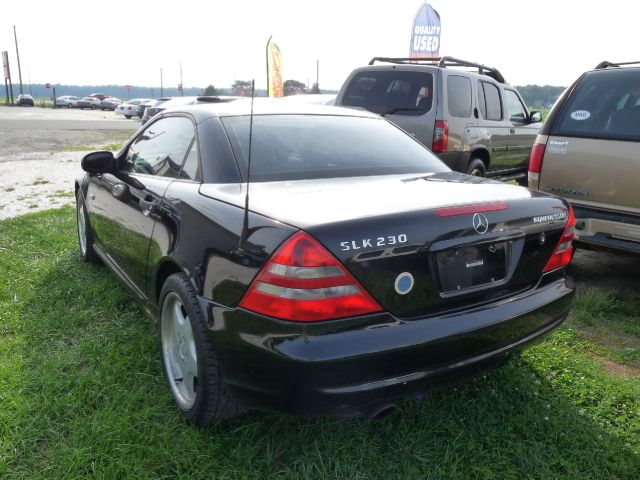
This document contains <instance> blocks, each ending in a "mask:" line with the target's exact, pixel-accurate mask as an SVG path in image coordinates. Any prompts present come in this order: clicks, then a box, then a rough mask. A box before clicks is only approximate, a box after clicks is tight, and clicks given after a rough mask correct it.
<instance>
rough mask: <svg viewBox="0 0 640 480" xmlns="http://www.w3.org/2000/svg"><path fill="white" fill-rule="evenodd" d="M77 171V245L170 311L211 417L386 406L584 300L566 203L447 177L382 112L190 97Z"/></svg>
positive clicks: (487, 363)
mask: <svg viewBox="0 0 640 480" xmlns="http://www.w3.org/2000/svg"><path fill="white" fill-rule="evenodd" d="M167 103H168V102H167ZM248 152H251V162H249V158H248V156H249V153H248ZM248 165H251V167H250V168H251V170H250V171H248V169H249V167H248ZM82 168H83V169H84V170H85V172H86V173H85V174H84V175H83V176H81V177H80V178H78V179H77V180H76V184H75V191H76V198H77V229H78V238H79V245H80V254H81V256H82V258H84V259H85V260H87V261H95V260H98V259H100V260H101V261H102V262H103V263H104V264H105V265H107V266H108V267H109V268H110V269H111V270H112V271H113V272H114V273H115V274H116V275H115V276H114V281H115V278H116V277H117V278H119V279H121V280H122V281H123V282H124V283H125V284H126V285H127V286H128V287H129V288H130V290H131V292H132V294H133V295H134V296H135V297H136V298H138V299H139V300H140V301H141V302H142V304H143V305H144V308H145V311H147V312H148V313H150V315H151V317H152V318H154V319H155V320H157V321H158V323H159V325H158V329H157V331H158V335H159V345H160V352H161V355H160V357H161V361H162V366H163V370H164V373H165V377H166V381H167V385H168V389H169V391H170V392H171V394H172V396H173V399H174V401H175V403H176V405H177V407H178V410H179V411H180V412H181V413H182V415H183V416H184V418H185V419H186V420H187V421H188V422H190V423H193V424H196V425H204V424H206V423H207V422H209V421H211V420H212V419H216V418H217V419H219V418H226V417H229V416H233V415H235V414H237V413H239V412H241V411H242V410H243V409H245V408H247V407H249V408H259V409H264V410H268V411H275V412H282V413H288V414H295V415H305V416H307V415H338V416H352V415H357V414H364V415H368V416H370V417H373V418H376V417H378V416H381V415H383V414H384V413H387V412H389V411H390V410H392V409H393V408H394V407H393V405H394V402H395V401H396V400H397V399H398V398H402V397H406V396H414V395H421V394H423V393H424V392H425V391H427V390H428V389H429V388H432V387H433V386H434V385H437V384H440V383H442V382H448V381H453V380H456V379H460V378H463V377H465V376H468V375H472V374H473V373H475V372H477V371H480V370H483V369H486V368H489V367H492V366H495V365H498V364H500V363H503V362H504V361H505V360H506V359H507V358H508V356H509V355H510V353H511V352H515V351H518V350H520V349H522V348H523V347H524V346H526V345H528V344H529V343H530V342H532V341H535V340H537V339H539V338H541V337H542V336H543V335H545V334H547V333H548V332H550V331H551V330H553V329H554V328H555V327H557V326H558V325H560V324H561V323H562V321H563V320H564V318H565V317H566V315H567V313H568V311H569V308H570V301H571V298H572V296H573V292H574V287H573V284H572V281H571V279H570V278H568V277H566V276H565V270H566V268H565V266H566V265H567V264H568V262H569V261H570V259H571V252H572V247H571V238H572V231H573V214H572V211H571V208H570V205H569V203H568V202H566V201H565V200H563V199H561V198H558V197H554V196H551V195H548V194H545V193H541V192H532V191H530V190H528V189H526V188H523V187H519V186H517V185H510V184H505V183H501V182H497V181H494V180H490V179H485V178H478V177H472V176H469V175H464V174H461V173H458V172H452V171H451V170H450V169H449V168H448V167H447V166H446V165H445V164H444V163H442V162H441V161H440V160H439V159H438V158H437V157H436V156H435V155H433V154H432V153H431V152H430V151H429V150H428V149H427V148H425V147H424V146H423V145H422V144H420V143H419V142H417V141H415V139H413V138H412V137H411V136H410V135H408V134H407V133H406V132H404V131H402V130H401V129H400V128H398V127H396V126H395V125H393V124H391V123H390V122H387V121H385V120H384V119H383V118H381V117H380V116H378V115H374V114H372V113H370V112H365V111H358V110H353V109H344V108H335V107H329V106H318V105H292V104H284V103H279V102H275V101H269V102H255V104H254V105H253V107H252V105H251V103H250V102H248V101H237V102H235V101H234V102H219V103H216V104H199V105H183V106H178V107H173V108H171V109H167V110H165V111H164V112H162V113H160V114H158V115H157V116H155V117H154V118H153V120H152V121H150V122H149V123H148V124H147V125H145V126H144V127H142V128H141V129H140V130H139V131H138V132H136V134H134V136H133V137H132V138H131V139H130V140H129V141H128V142H127V143H126V144H125V146H124V147H123V148H122V149H121V150H120V151H119V153H118V154H117V156H114V154H112V153H111V152H94V153H90V154H88V155H86V156H85V157H84V158H83V160H82ZM247 179H250V182H251V185H250V188H249V185H247ZM248 191H250V197H249V196H248V194H247V192H248Z"/></svg>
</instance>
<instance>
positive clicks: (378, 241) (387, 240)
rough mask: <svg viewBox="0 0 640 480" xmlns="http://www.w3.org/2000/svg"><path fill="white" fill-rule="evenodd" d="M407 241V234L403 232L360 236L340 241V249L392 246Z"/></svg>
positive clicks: (346, 250) (344, 250) (345, 250)
mask: <svg viewBox="0 0 640 480" xmlns="http://www.w3.org/2000/svg"><path fill="white" fill-rule="evenodd" d="M407 241H408V240H407V235H406V234H404V233H400V234H398V235H387V236H385V237H375V238H362V239H360V240H349V241H347V242H340V250H342V251H343V252H348V251H350V250H362V249H365V248H378V247H393V246H395V245H403V244H405V243H407Z"/></svg>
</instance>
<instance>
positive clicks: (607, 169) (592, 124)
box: [539, 69, 640, 214]
mask: <svg viewBox="0 0 640 480" xmlns="http://www.w3.org/2000/svg"><path fill="white" fill-rule="evenodd" d="M548 133H549V137H548V140H547V145H546V149H545V153H544V159H543V163H542V170H541V172H540V187H539V188H540V189H541V190H544V191H548V192H553V193H557V194H560V195H563V196H565V197H567V198H569V199H570V200H571V201H572V202H573V203H575V204H576V205H584V206H591V207H595V208H602V209H608V208H611V209H614V210H622V211H627V212H630V213H636V214H640V195H638V180H637V176H638V172H639V171H640V158H639V154H640V144H639V143H638V142H639V141H640V69H620V70H618V71H611V70H600V71H594V72H589V73H587V74H585V75H584V76H583V77H582V79H581V80H580V81H579V82H578V83H577V85H576V87H575V88H574V90H573V91H572V92H571V94H570V96H569V97H568V99H567V101H566V102H565V103H564V105H563V106H562V108H561V109H560V110H559V111H558V115H557V116H556V117H555V118H554V119H553V123H552V125H551V128H550V129H549V132H548Z"/></svg>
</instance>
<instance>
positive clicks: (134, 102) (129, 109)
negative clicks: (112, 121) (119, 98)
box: [114, 98, 150, 118]
mask: <svg viewBox="0 0 640 480" xmlns="http://www.w3.org/2000/svg"><path fill="white" fill-rule="evenodd" d="M149 100H150V99H149V98H133V99H131V100H127V101H126V102H124V103H121V104H120V105H118V106H117V107H116V109H115V110H114V112H115V113H117V114H118V115H124V117H125V118H131V117H140V118H142V113H141V110H140V104H142V103H145V102H148V101H149Z"/></svg>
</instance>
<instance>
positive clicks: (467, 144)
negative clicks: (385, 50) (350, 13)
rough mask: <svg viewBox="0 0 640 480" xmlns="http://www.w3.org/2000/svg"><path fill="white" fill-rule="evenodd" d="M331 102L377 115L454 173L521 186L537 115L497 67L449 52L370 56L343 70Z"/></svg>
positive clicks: (538, 124)
mask: <svg viewBox="0 0 640 480" xmlns="http://www.w3.org/2000/svg"><path fill="white" fill-rule="evenodd" d="M380 62H382V64H380V65H376V63H380ZM434 62H437V63H434ZM470 68H471V69H474V71H468V69H470ZM336 105H340V106H345V107H356V108H364V109H367V110H369V111H371V112H374V113H378V114H380V115H382V116H383V117H385V118H387V119H388V120H390V121H391V122H393V123H395V124H396V125H398V126H399V127H400V128H402V129H404V130H405V131H407V132H409V133H410V134H411V135H414V136H415V138H416V140H418V141H419V142H421V143H422V144H423V145H425V146H426V147H427V148H430V149H431V150H432V151H433V152H434V153H435V154H436V155H438V157H440V159H441V160H442V161H443V162H445V163H446V164H447V165H448V166H449V167H451V168H452V169H454V170H457V171H460V172H465V173H468V174H470V175H477V176H481V177H484V176H490V177H499V178H501V179H502V180H512V179H515V180H518V181H519V182H520V183H522V184H524V185H526V183H527V165H528V160H529V153H530V152H531V147H532V146H533V142H534V140H535V137H536V135H537V133H538V131H539V130H540V126H541V123H540V122H541V120H542V115H541V114H540V112H529V110H528V108H527V106H526V105H525V102H524V100H523V99H522V97H521V96H520V94H519V93H518V91H517V90H516V88H515V87H513V86H511V85H509V84H507V83H506V81H505V79H504V77H503V76H502V74H501V73H500V72H499V71H498V70H497V69H495V68H491V67H487V66H486V65H480V64H478V63H474V62H469V61H466V60H460V59H456V58H453V57H441V58H436V59H428V60H427V59H424V60H416V59H409V58H381V57H375V58H373V59H372V60H371V61H370V62H369V65H368V66H366V67H361V68H357V69H355V70H354V71H353V72H352V73H351V74H350V75H349V77H348V78H347V80H346V81H345V83H344V85H343V86H342V88H341V89H340V91H339V92H338V96H337V98H336Z"/></svg>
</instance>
